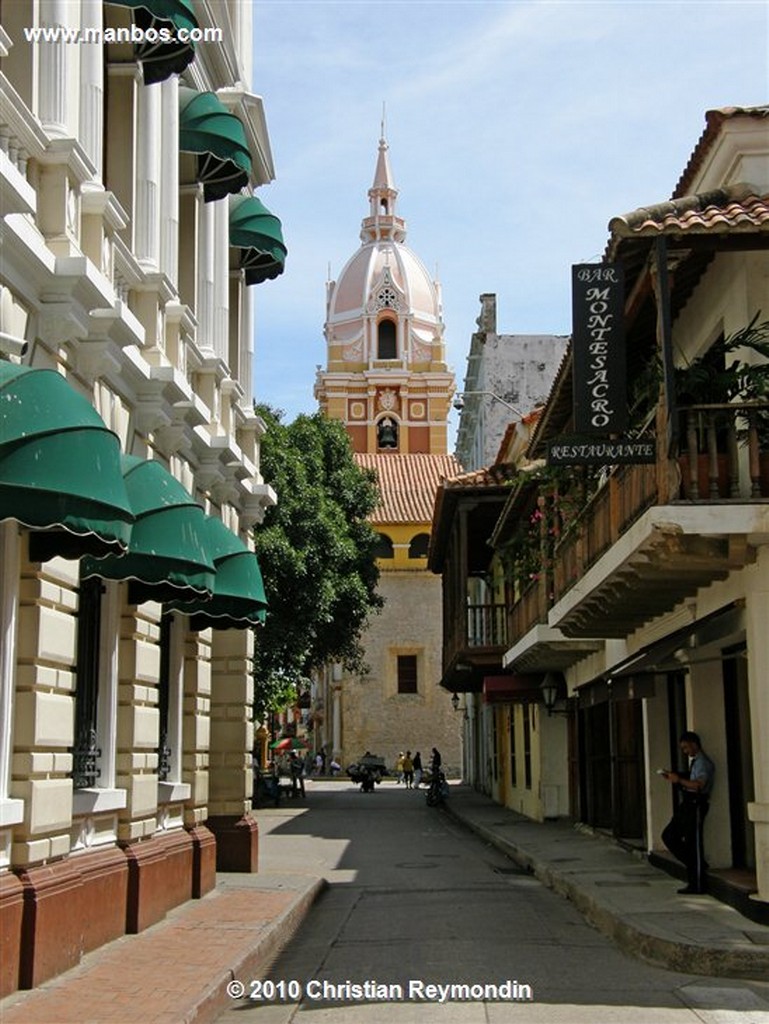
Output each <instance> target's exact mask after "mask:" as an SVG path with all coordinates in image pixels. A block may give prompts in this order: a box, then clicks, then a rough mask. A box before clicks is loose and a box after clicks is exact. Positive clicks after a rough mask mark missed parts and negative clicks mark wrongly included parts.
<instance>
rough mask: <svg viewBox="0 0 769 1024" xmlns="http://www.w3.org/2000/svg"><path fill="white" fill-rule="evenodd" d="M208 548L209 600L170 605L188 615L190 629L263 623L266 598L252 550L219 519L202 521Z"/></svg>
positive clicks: (224, 627) (229, 627) (243, 627)
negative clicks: (211, 587) (210, 562)
mask: <svg viewBox="0 0 769 1024" xmlns="http://www.w3.org/2000/svg"><path fill="white" fill-rule="evenodd" d="M206 528H207V531H208V550H209V553H210V554H211V555H212V557H213V561H214V566H215V567H216V579H215V581H214V593H213V597H212V598H211V600H210V601H192V602H188V603H186V604H185V603H181V602H178V601H175V602H174V603H173V604H172V607H173V608H175V609H177V610H178V611H180V612H185V613H186V614H187V615H189V616H191V621H190V625H191V627H192V628H193V629H207V628H208V627H209V626H213V627H214V628H215V629H246V628H247V627H248V626H256V625H259V624H260V623H263V622H264V618H265V614H266V609H267V598H266V597H265V594H264V584H263V582H262V573H261V571H260V569H259V562H258V561H257V558H256V555H255V554H254V553H253V551H249V550H248V548H247V547H246V545H245V544H244V543H243V541H241V540H240V539H239V538H238V537H236V536H235V534H234V533H232V531H231V530H228V529H227V527H226V526H225V525H224V523H223V522H222V521H221V519H217V518H216V516H209V517H208V519H207V520H206Z"/></svg>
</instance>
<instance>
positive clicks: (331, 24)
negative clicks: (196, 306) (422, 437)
mask: <svg viewBox="0 0 769 1024" xmlns="http://www.w3.org/2000/svg"><path fill="white" fill-rule="evenodd" d="M253 89H254V91H255V92H256V93H258V94H259V95H261V96H262V97H263V100H264V108H265V114H266V118H267V127H268V132H269V137H270V143H271V147H272V153H273V159H274V164H275V176H276V180H275V181H274V182H272V183H271V184H269V185H266V186H263V187H262V188H260V189H259V190H258V193H257V194H258V195H259V197H260V198H261V199H262V201H263V202H264V203H265V204H266V205H267V207H268V208H269V209H270V210H271V212H273V213H274V214H276V215H277V216H278V217H279V218H280V220H281V222H282V226H283V235H284V239H285V242H286V245H287V247H288V257H287V260H286V268H285V272H284V274H283V275H282V276H281V277H279V278H277V279H276V280H274V281H268V282H265V283H264V284H262V285H260V286H258V289H257V293H256V318H255V319H256V328H255V359H254V378H255V379H254V390H255V396H256V400H257V401H266V402H268V403H269V404H270V405H272V406H273V407H275V408H279V409H282V410H283V411H284V413H285V416H286V419H288V420H291V419H293V418H294V416H296V415H297V414H299V413H301V412H314V411H315V410H316V408H317V406H316V403H315V400H314V398H313V382H314V378H315V368H316V366H317V365H321V364H322V365H324V366H325V361H326V351H325V344H324V339H323V321H324V318H325V301H326V281H327V279H328V278H329V273H330V277H331V279H332V280H336V279H337V277H338V276H339V273H340V271H341V270H342V268H343V267H344V265H345V263H346V262H347V260H348V259H349V258H350V257H351V256H352V255H353V254H354V253H355V252H356V251H357V249H358V247H359V246H360V238H359V232H360V225H361V220H362V218H363V217H364V216H366V215H367V214H368V189H369V188H370V186H371V184H372V181H373V177H374V170H375V166H376V157H377V147H378V140H379V137H380V132H381V122H382V110H383V104H384V108H385V111H386V114H385V117H386V121H385V123H386V137H387V141H388V143H389V147H390V154H389V155H390V163H391V167H392V172H393V177H394V179H395V185H396V187H397V188H398V190H399V195H398V213H399V214H400V216H402V217H405V219H406V226H407V230H408V235H407V239H406V244H407V245H408V246H409V247H410V248H411V249H413V251H414V252H416V254H417V255H418V256H419V257H420V258H421V260H422V262H423V263H424V264H425V266H426V267H427V268H428V270H429V271H430V272H431V274H433V276H434V277H435V276H437V278H438V280H439V281H440V283H441V286H442V291H443V319H444V323H445V328H446V330H445V340H446V347H447V360H448V363H449V365H450V367H451V368H452V369H453V371H454V373H455V374H456V378H457V387H458V389H459V390H461V387H462V382H463V380H464V376H465V369H466V357H467V353H468V350H469V346H470V337H471V334H472V333H473V331H474V330H475V329H476V319H477V317H478V315H479V313H480V302H479V296H480V295H481V293H484V292H493V293H495V294H496V295H497V326H498V330H499V332H500V333H503V334H568V333H569V332H570V328H571V325H570V319H571V294H570V268H571V265H572V264H574V263H582V262H594V261H597V260H599V259H600V258H601V256H602V254H603V252H604V249H605V247H606V243H607V241H608V229H607V225H608V222H609V220H610V219H611V217H613V216H616V215H620V214H623V213H627V212H629V211H631V210H634V209H636V208H637V207H639V206H644V205H648V204H651V203H657V202H661V201H664V200H666V199H668V198H670V195H671V193H672V191H673V189H674V188H675V186H676V183H677V181H678V179H679V177H680V175H681V173H682V171H683V169H684V167H685V166H686V163H687V160H688V158H689V156H690V154H691V152H692V150H693V149H694V147H695V145H696V143H697V140H698V139H699V137H700V135H701V134H702V131H703V130H704V127H705V112H706V111H707V110H709V109H712V108H715V107H724V106H754V105H762V104H765V103H767V102H769V4H768V3H767V2H766V0H760V2H758V0H757V2H741V0H728V2H722V0H719V2H707V0H700V2H675V3H673V2H658V0H646V2H632V0H608V2H607V0H602V2H589V3H588V2H581V0H562V2H548V0H535V2H526V0H520V2H519V0H496V2H488V0H387V2H384V3H382V2H379V0H357V2H356V0H345V2H342V0H339V2H335V0H256V2H255V4H254V81H253ZM456 415H457V414H455V413H452V416H453V417H456ZM452 426H453V428H454V429H455V428H456V424H452Z"/></svg>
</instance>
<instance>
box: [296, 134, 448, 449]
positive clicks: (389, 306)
mask: <svg viewBox="0 0 769 1024" xmlns="http://www.w3.org/2000/svg"><path fill="white" fill-rule="evenodd" d="M368 200H369V213H368V216H367V217H364V218H363V221H362V223H361V232H360V238H361V245H360V248H359V249H358V251H357V252H356V253H355V254H354V255H353V256H352V257H351V259H349V260H348V262H347V264H346V265H345V267H344V269H343V270H342V272H341V274H340V275H339V279H338V280H337V281H329V282H328V284H327V292H326V325H325V337H326V346H327V357H328V359H327V367H326V369H325V370H322V369H319V370H318V374H317V378H316V383H315V397H316V398H317V400H318V403H319V404H320V408H321V409H322V411H323V412H325V413H326V415H328V416H330V417H332V418H334V419H340V420H342V421H343V423H344V424H345V426H346V427H347V430H348V432H349V434H350V437H351V438H352V443H353V448H354V449H355V451H356V452H367V453H369V454H375V453H378V452H397V453H399V454H401V455H409V454H430V455H445V454H446V452H447V450H448V438H447V418H448V414H449V408H450V403H451V397H452V395H453V393H454V376H453V374H452V373H450V372H449V371H448V369H447V367H446V362H445V358H446V353H445V346H444V341H443V317H442V308H441V292H440V285H439V284H438V282H437V281H434V280H432V278H431V277H430V274H429V273H428V271H427V270H426V268H425V266H424V264H423V263H422V261H421V260H420V259H419V257H418V256H417V255H416V254H415V253H414V252H413V251H412V250H411V249H410V248H409V247H408V246H407V245H406V244H405V240H406V222H405V220H404V219H403V218H402V217H400V216H399V215H398V212H397V203H398V190H397V189H396V188H395V185H394V183H393V176H392V171H391V169H390V158H389V151H388V145H387V141H386V140H385V138H384V126H383V130H382V138H381V139H380V140H379V153H378V156H377V163H376V171H375V173H374V183H373V185H372V186H371V188H370V189H369V191H368Z"/></svg>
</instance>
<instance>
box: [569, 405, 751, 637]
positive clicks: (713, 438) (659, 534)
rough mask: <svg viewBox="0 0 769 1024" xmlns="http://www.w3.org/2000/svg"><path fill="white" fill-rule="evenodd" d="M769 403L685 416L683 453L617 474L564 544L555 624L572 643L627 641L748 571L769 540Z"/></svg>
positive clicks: (621, 469) (713, 408) (696, 410)
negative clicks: (764, 427)
mask: <svg viewBox="0 0 769 1024" xmlns="http://www.w3.org/2000/svg"><path fill="white" fill-rule="evenodd" d="M768 411H769V403H750V404H745V405H728V406H727V405H714V406H692V407H690V408H689V409H686V410H682V414H683V422H684V423H685V425H686V426H685V430H684V432H683V436H682V438H681V446H680V451H681V454H680V455H679V456H678V458H676V459H670V460H665V461H663V462H661V463H659V462H658V464H657V465H651V466H644V465H640V466H623V467H617V468H616V469H615V470H614V471H613V472H612V473H610V474H609V476H608V478H607V480H606V482H605V484H604V486H603V487H602V488H601V489H600V490H599V491H598V492H597V493H596V494H595V495H594V496H593V498H592V499H591V500H590V501H589V502H588V504H587V505H586V507H585V509H584V512H583V513H582V514H581V516H580V517H579V520H578V521H577V522H576V523H575V524H574V526H573V527H572V528H571V529H570V530H569V531H568V532H567V533H566V534H565V535H564V537H563V538H562V540H561V541H560V543H559V544H558V545H557V547H556V549H555V553H554V563H553V588H552V593H553V607H552V609H551V611H550V613H549V622H550V625H552V626H557V627H558V628H559V629H561V630H562V631H563V633H564V634H565V635H567V636H572V637H588V636H589V637H618V638H619V637H625V636H627V635H628V634H629V633H630V632H632V631H633V630H634V629H637V628H638V627H639V626H641V625H642V624H643V623H644V622H647V621H649V620H650V619H652V618H655V617H656V616H658V615H661V614H663V613H664V612H667V611H670V610H671V609H672V608H674V607H675V606H676V605H677V604H678V603H679V602H680V601H682V600H684V599H685V598H687V597H691V596H694V595H695V594H696V592H697V590H698V589H699V588H700V587H703V586H707V585H708V584H710V583H712V582H714V581H715V580H717V579H724V578H725V577H726V576H727V575H728V574H729V573H730V572H732V571H733V570H735V569H739V568H742V567H743V566H744V565H746V564H747V563H748V562H749V561H750V560H751V559H752V557H753V553H752V547H751V541H753V542H761V543H765V542H766V540H765V538H766V536H767V534H769V457H767V455H766V454H765V453H762V452H761V451H760V448H759V431H758V415H759V413H760V412H764V413H766V412H768Z"/></svg>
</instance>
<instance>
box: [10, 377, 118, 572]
mask: <svg viewBox="0 0 769 1024" xmlns="http://www.w3.org/2000/svg"><path fill="white" fill-rule="evenodd" d="M133 518H134V517H133V514H132V512H131V505H130V502H129V499H128V495H127V493H126V487H125V483H124V482H123V477H122V475H121V471H120V441H119V439H118V437H117V435H116V434H113V432H112V431H111V430H108V429H107V425H106V424H105V422H104V420H102V418H101V417H100V416H99V414H98V413H97V412H96V410H95V409H94V408H93V406H92V405H91V403H90V402H89V401H88V399H86V398H84V397H83V396H82V395H79V394H78V393H77V392H76V391H75V390H74V389H73V388H72V387H71V386H70V385H69V384H68V383H67V381H66V379H65V378H64V377H62V375H61V374H60V373H57V371H56V370H36V369H33V368H32V367H29V366H18V365H16V364H15V363H9V362H0V520H3V519H16V520H18V522H20V523H22V524H23V525H24V526H27V527H29V528H30V529H32V530H44V531H46V532H45V534H40V535H35V537H34V540H35V543H34V545H33V550H32V551H31V552H30V553H31V555H32V557H33V559H34V560H35V561H45V560H46V559H48V558H53V557H54V556H56V555H61V556H63V557H65V558H79V557H80V556H81V555H83V554H85V553H87V552H91V553H93V554H96V555H105V554H109V553H110V552H115V553H119V552H121V551H125V549H126V548H127V547H128V541H129V538H130V536H131V524H132V523H133Z"/></svg>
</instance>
